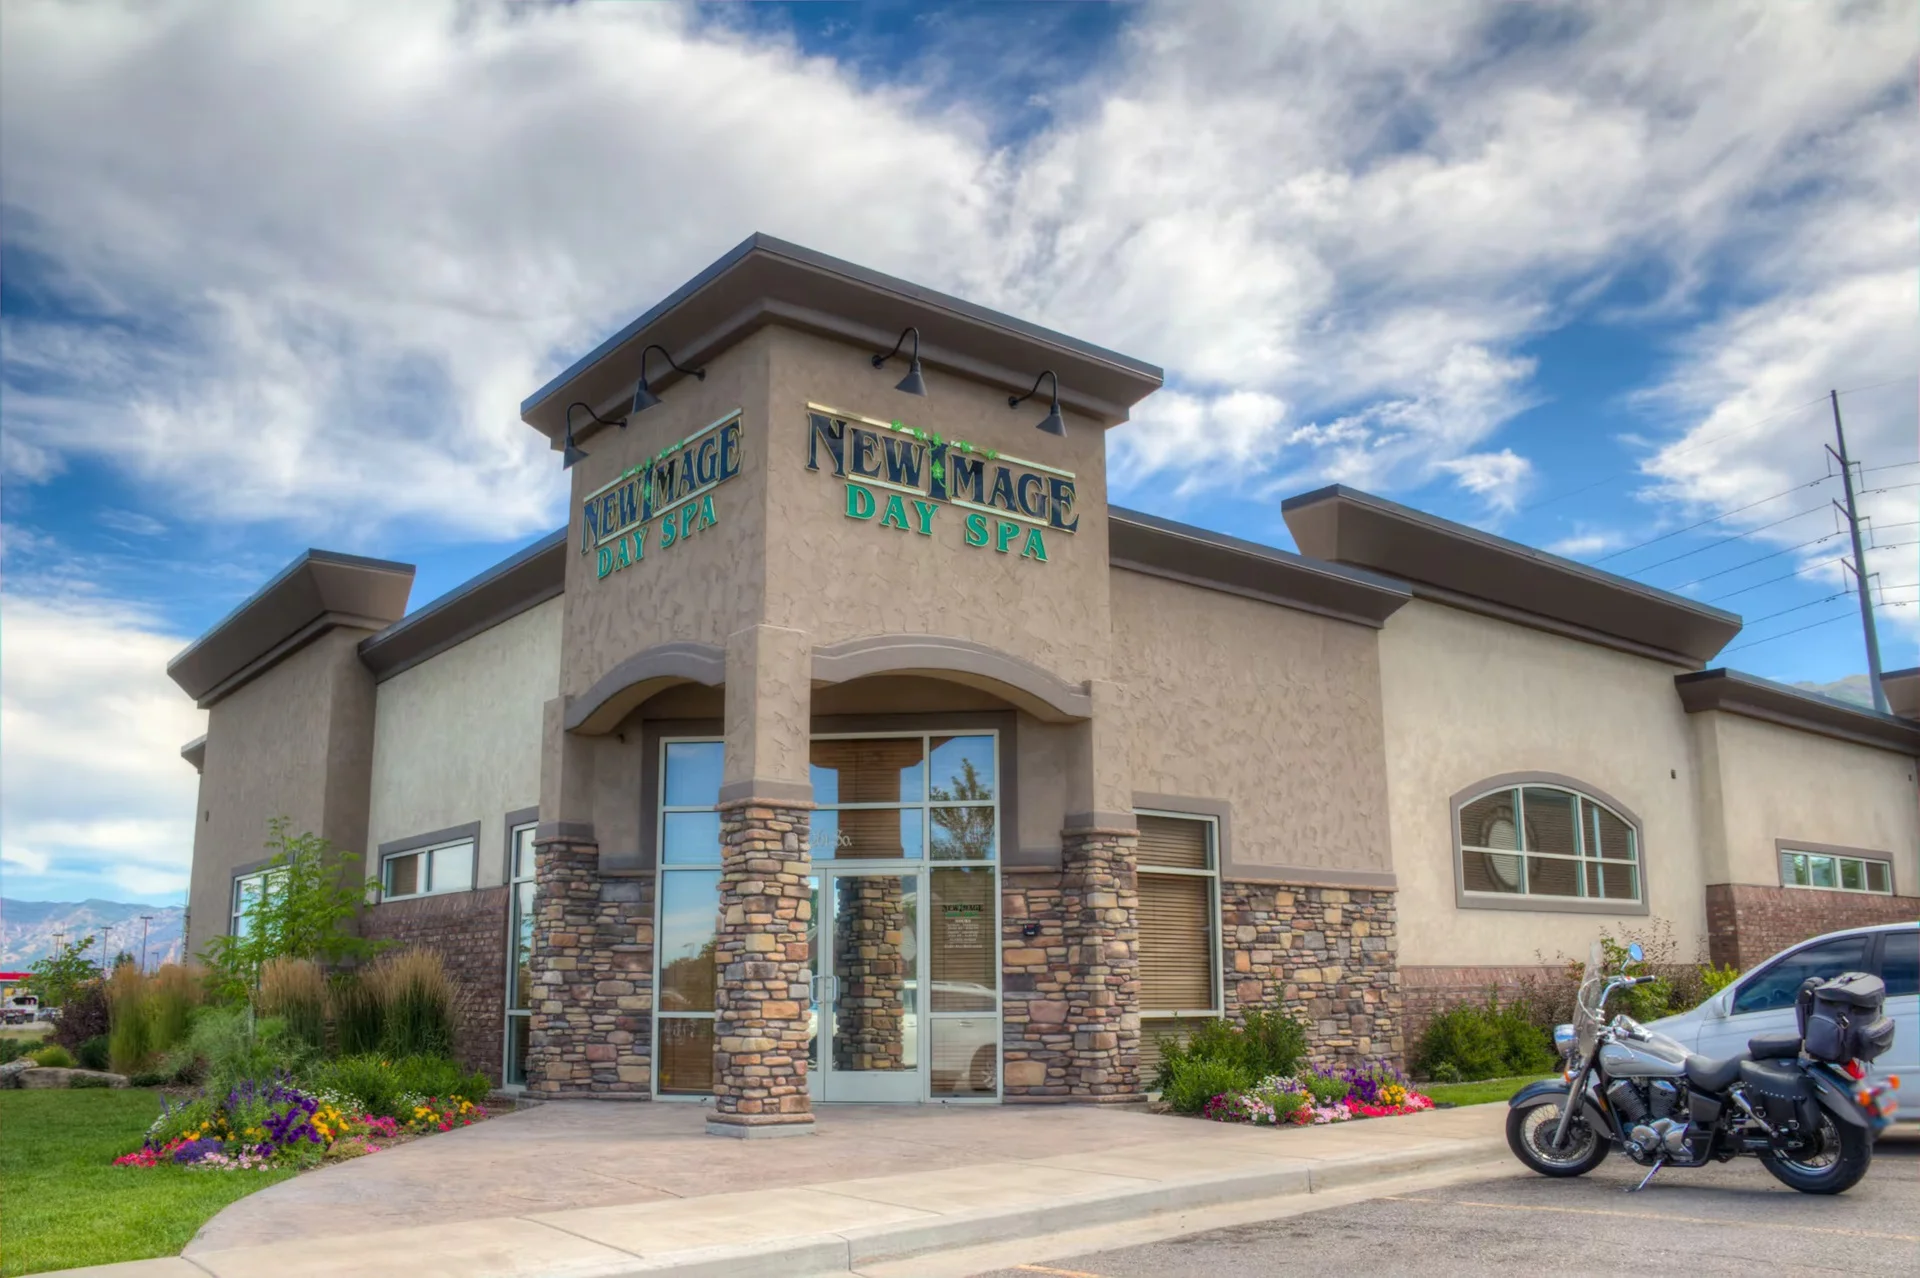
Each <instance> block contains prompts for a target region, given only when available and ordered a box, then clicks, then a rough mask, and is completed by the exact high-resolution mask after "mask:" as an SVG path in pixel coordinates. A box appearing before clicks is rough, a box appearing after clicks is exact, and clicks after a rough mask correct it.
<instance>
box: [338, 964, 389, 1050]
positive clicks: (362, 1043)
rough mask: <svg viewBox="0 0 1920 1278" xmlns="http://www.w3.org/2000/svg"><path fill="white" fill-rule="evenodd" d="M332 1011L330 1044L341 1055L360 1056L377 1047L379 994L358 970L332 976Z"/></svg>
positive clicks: (379, 1033) (379, 1022) (379, 1012)
mask: <svg viewBox="0 0 1920 1278" xmlns="http://www.w3.org/2000/svg"><path fill="white" fill-rule="evenodd" d="M327 993H328V1006H329V1007H331V1008H332V1010H333V1044H334V1049H335V1050H336V1051H338V1052H339V1053H340V1055H342V1056H364V1055H366V1054H368V1053H370V1052H377V1051H379V1050H380V1035H381V1030H382V1027H381V1008H380V994H379V992H378V991H377V990H376V989H375V988H374V986H373V983H372V982H370V981H368V980H367V979H366V978H365V976H364V975H363V974H362V973H359V972H346V973H343V974H341V975H339V976H336V977H334V979H333V984H332V985H331V987H330V988H329V989H328V992H327Z"/></svg>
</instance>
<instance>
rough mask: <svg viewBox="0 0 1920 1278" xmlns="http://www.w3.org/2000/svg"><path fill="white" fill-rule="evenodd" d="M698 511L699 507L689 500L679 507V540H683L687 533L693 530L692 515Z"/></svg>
mask: <svg viewBox="0 0 1920 1278" xmlns="http://www.w3.org/2000/svg"><path fill="white" fill-rule="evenodd" d="M699 513H700V507H698V506H697V505H694V504H693V503H691V502H689V503H688V504H687V505H685V506H682V507H681V508H680V540H681V541H685V540H686V539H687V534H688V533H690V532H692V531H693V517H694V516H695V515H697V514H699Z"/></svg>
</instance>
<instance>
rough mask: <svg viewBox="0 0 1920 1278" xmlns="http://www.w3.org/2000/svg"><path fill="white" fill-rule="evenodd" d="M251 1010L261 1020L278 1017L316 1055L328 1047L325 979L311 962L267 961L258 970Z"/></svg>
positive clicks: (274, 959)
mask: <svg viewBox="0 0 1920 1278" xmlns="http://www.w3.org/2000/svg"><path fill="white" fill-rule="evenodd" d="M253 1002H254V1006H255V1007H256V1008H258V1009H259V1010H260V1014H261V1015H262V1016H277V1017H279V1018H280V1019H281V1020H283V1021H285V1022H286V1023H287V1029H288V1030H289V1031H290V1032H291V1033H292V1034H293V1035H294V1036H295V1037H296V1038H298V1039H300V1040H301V1041H302V1042H304V1043H305V1044H306V1045H307V1046H308V1047H309V1048H311V1049H312V1050H314V1051H316V1052H318V1051H322V1050H324V1049H325V1048H326V1045H327V979H326V977H324V976H322V975H321V974H320V965H319V964H318V963H315V962H314V961H313V960H312V959H304V958H288V957H286V956H282V957H280V958H272V959H268V960H267V961H266V962H265V963H264V964H262V965H261V968H260V990H259V992H258V993H257V994H256V995H255V996H254V1000H253Z"/></svg>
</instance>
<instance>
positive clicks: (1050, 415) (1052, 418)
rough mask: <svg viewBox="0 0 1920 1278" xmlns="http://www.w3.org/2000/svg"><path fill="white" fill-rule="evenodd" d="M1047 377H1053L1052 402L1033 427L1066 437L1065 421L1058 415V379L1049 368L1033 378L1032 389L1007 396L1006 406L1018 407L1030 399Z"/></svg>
mask: <svg viewBox="0 0 1920 1278" xmlns="http://www.w3.org/2000/svg"><path fill="white" fill-rule="evenodd" d="M1049 377H1052V378H1053V403H1052V404H1051V405H1050V406H1049V407H1048V408H1047V415H1046V416H1045V417H1042V418H1041V419H1040V420H1039V421H1037V422H1035V423H1034V424H1033V428H1034V429H1035V430H1038V431H1044V432H1046V433H1047V434H1049V435H1058V436H1059V437H1060V438H1062V439H1065V438H1066V437H1067V423H1066V421H1065V420H1064V419H1062V418H1061V416H1060V379H1059V377H1057V376H1055V374H1054V371H1053V370H1052V369H1051V368H1049V369H1047V370H1045V371H1044V372H1042V373H1041V374H1040V376H1038V377H1036V378H1034V379H1033V389H1032V390H1030V391H1028V392H1027V393H1026V394H1024V395H1009V396H1007V407H1008V408H1018V407H1020V405H1021V403H1022V402H1023V401H1025V400H1029V399H1032V398H1033V397H1034V396H1035V395H1036V394H1038V393H1039V391H1040V383H1041V382H1044V381H1046V380H1047V379H1048V378H1049Z"/></svg>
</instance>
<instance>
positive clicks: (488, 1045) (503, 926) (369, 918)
mask: <svg viewBox="0 0 1920 1278" xmlns="http://www.w3.org/2000/svg"><path fill="white" fill-rule="evenodd" d="M360 935H362V936H364V937H366V938H367V939H368V940H372V941H390V942H392V943H393V944H394V945H395V946H404V947H407V948H414V947H418V948H420V949H425V950H432V951H434V952H435V953H437V954H439V956H440V960H441V962H443V963H445V964H446V968H447V976H448V977H449V978H450V979H451V980H452V982H453V992H454V1009H453V1010H454V1015H455V1017H456V1018H457V1019H458V1024H459V1028H458V1030H457V1031H456V1033H455V1037H454V1043H453V1054H454V1057H455V1058H456V1059H457V1060H458V1061H459V1062H460V1064H461V1065H462V1066H463V1067H465V1068H467V1069H477V1070H479V1071H480V1072H481V1073H483V1074H485V1075H486V1076H487V1077H488V1078H489V1079H491V1080H492V1081H493V1083H494V1085H495V1086H498V1085H499V1083H500V1064H501V1060H500V1058H501V1054H502V1046H503V1039H502V1036H503V1035H504V1034H505V1032H506V1025H505V1023H504V1022H505V1020H506V1013H505V1011H504V1009H505V1007H506V999H507V889H506V888H504V887H492V888H481V889H480V890H479V891H477V892H449V893H447V894H445V895H443V896H422V897H415V898H414V899H412V900H407V901H387V902H384V903H382V904H380V905H376V906H372V907H371V908H369V909H368V910H366V911H365V913H363V914H362V915H361V916H360Z"/></svg>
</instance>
